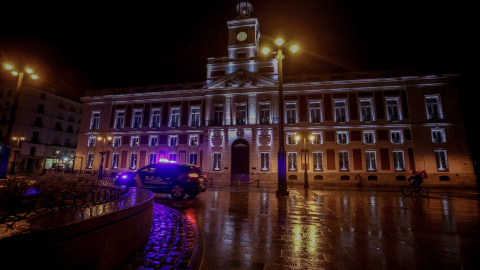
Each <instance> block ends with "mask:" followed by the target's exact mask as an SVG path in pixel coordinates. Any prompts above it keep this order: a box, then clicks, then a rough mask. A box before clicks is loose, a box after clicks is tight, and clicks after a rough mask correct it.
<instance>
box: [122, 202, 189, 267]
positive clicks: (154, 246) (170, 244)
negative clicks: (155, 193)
mask: <svg viewBox="0 0 480 270" xmlns="http://www.w3.org/2000/svg"><path fill="white" fill-rule="evenodd" d="M197 245H198V236H197V232H196V229H195V227H194V226H193V225H192V223H191V222H190V221H189V220H188V219H187V218H186V217H185V216H184V215H183V214H182V213H180V212H178V211H176V210H173V209H171V208H169V207H167V206H164V205H162V204H158V203H155V204H154V209H153V226H152V230H151V233H150V238H149V240H148V243H147V244H146V245H145V247H144V248H143V249H142V250H140V251H138V252H137V253H135V254H133V255H132V256H130V258H128V259H127V260H126V261H125V262H123V263H122V265H121V266H120V267H119V269H162V270H167V269H191V268H192V267H194V265H195V264H194V259H195V256H196V255H197Z"/></svg>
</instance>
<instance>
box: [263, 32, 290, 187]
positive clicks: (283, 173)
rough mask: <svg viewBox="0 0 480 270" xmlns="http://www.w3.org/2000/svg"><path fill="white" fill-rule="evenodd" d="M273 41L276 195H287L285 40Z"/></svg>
mask: <svg viewBox="0 0 480 270" xmlns="http://www.w3.org/2000/svg"><path fill="white" fill-rule="evenodd" d="M274 43H275V44H276V45H277V46H278V49H277V56H276V58H277V59H278V116H279V117H278V118H279V121H278V122H279V132H278V156H277V157H278V189H277V192H276V193H277V195H285V196H288V195H289V192H288V190H287V161H286V155H285V134H284V133H285V132H284V127H283V126H284V122H285V121H284V115H283V114H284V113H283V58H284V57H285V56H284V55H283V51H282V45H283V44H284V43H285V40H284V39H282V38H277V39H276V40H275V41H274ZM298 48H299V47H298V46H297V45H292V46H291V47H290V51H292V52H293V53H296V52H297V51H298ZM262 53H263V54H269V53H270V49H269V48H263V49H262Z"/></svg>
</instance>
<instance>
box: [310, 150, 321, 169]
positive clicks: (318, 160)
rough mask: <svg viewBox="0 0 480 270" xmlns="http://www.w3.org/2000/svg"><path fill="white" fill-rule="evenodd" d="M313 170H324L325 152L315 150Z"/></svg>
mask: <svg viewBox="0 0 480 270" xmlns="http://www.w3.org/2000/svg"><path fill="white" fill-rule="evenodd" d="M312 154H313V170H314V171H323V153H322V152H313V153H312Z"/></svg>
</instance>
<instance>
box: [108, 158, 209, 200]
mask: <svg viewBox="0 0 480 270" xmlns="http://www.w3.org/2000/svg"><path fill="white" fill-rule="evenodd" d="M205 178H206V176H205V175H204V174H203V173H202V170H201V168H200V167H199V166H197V165H192V164H179V163H176V162H171V161H168V160H160V162H159V163H155V164H150V165H148V166H145V167H143V168H141V169H138V170H136V171H133V172H123V173H120V174H118V175H117V177H116V184H117V185H120V186H135V187H141V188H145V189H149V190H152V191H153V192H158V193H167V194H170V195H171V196H172V198H173V199H174V200H181V199H183V198H184V197H185V194H188V195H189V196H190V197H196V196H197V195H198V193H200V192H204V191H205V190H206V186H205Z"/></svg>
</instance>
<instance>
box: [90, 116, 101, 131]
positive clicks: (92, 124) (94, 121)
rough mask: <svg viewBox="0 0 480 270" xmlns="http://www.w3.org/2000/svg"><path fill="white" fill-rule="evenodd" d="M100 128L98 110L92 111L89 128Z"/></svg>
mask: <svg viewBox="0 0 480 270" xmlns="http://www.w3.org/2000/svg"><path fill="white" fill-rule="evenodd" d="M99 128H100V112H92V117H91V119H90V129H91V130H95V129H99Z"/></svg>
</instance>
